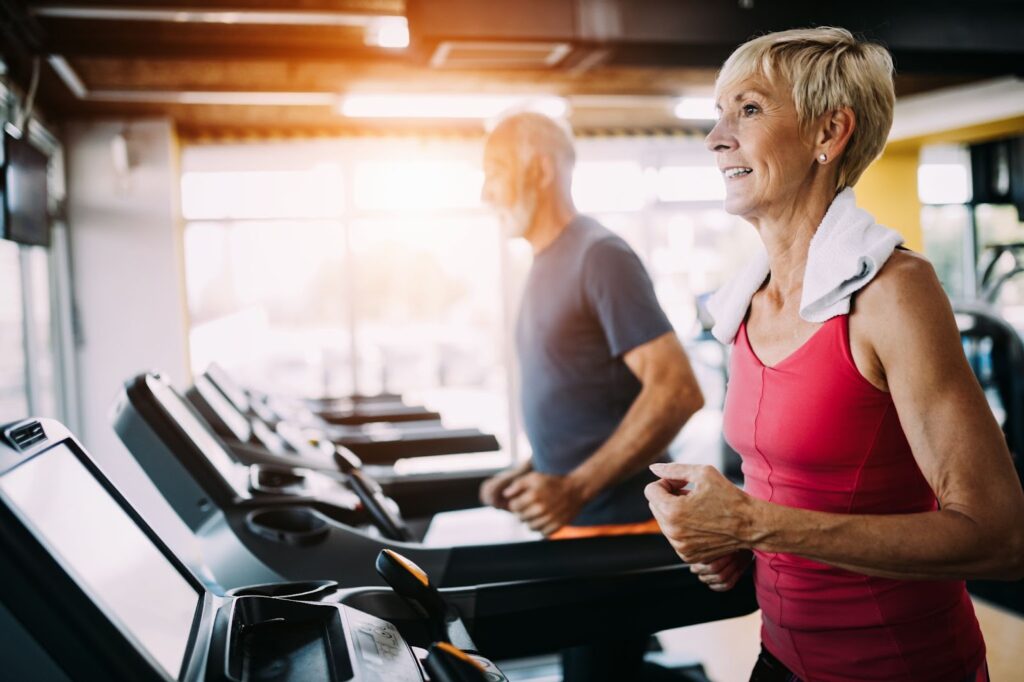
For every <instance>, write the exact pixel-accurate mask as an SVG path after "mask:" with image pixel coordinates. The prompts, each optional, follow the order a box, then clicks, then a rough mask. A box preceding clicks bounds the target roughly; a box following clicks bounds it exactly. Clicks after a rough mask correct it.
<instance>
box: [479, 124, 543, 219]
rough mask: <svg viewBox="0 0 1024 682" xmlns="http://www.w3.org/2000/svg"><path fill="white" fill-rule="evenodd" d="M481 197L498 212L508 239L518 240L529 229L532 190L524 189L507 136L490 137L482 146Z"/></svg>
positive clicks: (533, 199) (520, 169)
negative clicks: (482, 175) (482, 182)
mask: <svg viewBox="0 0 1024 682" xmlns="http://www.w3.org/2000/svg"><path fill="white" fill-rule="evenodd" d="M481 198H482V199H483V201H484V203H485V204H487V205H488V206H490V207H491V208H493V209H494V210H495V211H496V212H497V213H498V217H499V219H500V220H501V223H502V227H503V228H504V230H505V233H506V235H507V236H508V237H510V238H513V237H522V236H524V235H525V234H526V232H527V231H528V230H529V229H530V225H531V223H532V222H533V216H534V213H535V211H536V208H537V199H536V191H535V190H534V188H530V187H528V186H527V182H526V173H525V169H524V168H523V166H522V164H521V163H520V160H519V158H518V150H517V149H516V146H515V145H514V144H513V140H512V139H511V136H508V135H499V136H494V137H492V138H491V139H489V140H488V141H487V144H486V146H485V147H484V186H483V190H482V191H481Z"/></svg>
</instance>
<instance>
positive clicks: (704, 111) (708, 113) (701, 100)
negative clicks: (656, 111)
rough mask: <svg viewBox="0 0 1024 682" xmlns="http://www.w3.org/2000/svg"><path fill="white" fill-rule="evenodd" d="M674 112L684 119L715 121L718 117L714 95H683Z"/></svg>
mask: <svg viewBox="0 0 1024 682" xmlns="http://www.w3.org/2000/svg"><path fill="white" fill-rule="evenodd" d="M673 113H675V115H676V118H680V119H683V120H698V121H714V120H715V119H717V118H718V114H717V112H716V111H715V100H714V98H713V97H681V98H679V100H678V101H676V106H675V109H674V110H673Z"/></svg>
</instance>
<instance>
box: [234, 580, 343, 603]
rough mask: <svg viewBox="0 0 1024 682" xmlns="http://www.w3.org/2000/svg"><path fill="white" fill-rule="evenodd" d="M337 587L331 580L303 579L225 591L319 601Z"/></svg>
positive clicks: (250, 595) (254, 595)
mask: <svg viewBox="0 0 1024 682" xmlns="http://www.w3.org/2000/svg"><path fill="white" fill-rule="evenodd" d="M337 589H338V583H337V582H335V581H333V580H303V581H300V582H290V583H266V584H263V585H247V586H245V587H236V588H235V589H233V590H228V591H227V592H226V594H227V596H229V597H278V598H284V599H298V600H301V601H319V600H320V599H321V598H322V597H325V596H327V595H328V594H331V593H332V592H334V591H336V590H337Z"/></svg>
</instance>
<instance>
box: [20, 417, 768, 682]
mask: <svg viewBox="0 0 1024 682" xmlns="http://www.w3.org/2000/svg"><path fill="white" fill-rule="evenodd" d="M0 432H2V436H0V578H2V580H0V602H2V604H0V605H2V607H3V608H0V621H2V624H3V626H4V629H3V631H4V637H3V641H2V642H0V652H3V655H4V667H5V674H8V675H12V676H13V677H14V678H15V679H47V680H95V679H104V680H132V681H137V680H138V681H144V682H148V681H150V680H154V681H155V680H161V681H165V682H166V681H167V680H179V681H181V682H193V681H195V682H198V681H200V680H205V681H208V682H220V681H222V680H223V681H228V680H230V681H232V682H242V681H244V680H261V679H266V680H270V679H273V680H281V681H283V682H292V681H295V682H298V681H299V680H302V681H303V682H320V681H321V680H323V681H328V680H330V681H332V682H333V681H334V680H339V681H340V680H352V681H354V682H417V681H421V680H425V679H426V677H427V675H428V674H429V676H430V679H431V680H434V681H435V682H455V681H465V680H469V681H471V682H479V681H480V680H488V681H489V682H504V680H506V678H505V677H504V675H503V674H502V673H501V671H500V670H498V669H497V667H495V666H494V664H493V663H491V662H490V661H489V660H488V659H486V658H484V657H483V656H481V655H480V653H479V652H478V650H477V644H476V643H474V642H477V643H479V644H480V648H481V650H487V649H488V646H487V645H484V644H483V642H484V641H487V642H490V643H493V644H494V649H495V650H494V651H493V652H490V651H489V652H488V653H489V655H491V656H493V657H504V656H514V655H526V654H529V653H531V652H536V651H544V650H550V649H552V648H563V647H566V646H573V645H575V644H578V643H580V642H584V641H588V640H590V639H592V638H593V637H594V636H595V635H597V634H604V635H605V636H607V634H608V632H609V631H612V632H621V633H622V634H623V635H632V634H635V633H636V632H638V631H639V632H652V631H656V630H659V629H664V628H666V627H673V626H680V625H685V624H689V623H693V622H697V621H695V620H694V618H695V615H697V611H698V610H696V609H693V608H692V604H690V603H689V600H688V597H689V596H690V595H689V594H688V592H689V590H688V588H687V585H689V584H690V583H692V580H685V578H687V577H689V572H688V571H687V570H686V568H685V567H684V566H682V565H678V566H676V567H674V568H668V569H663V570H655V571H646V572H643V571H642V572H638V573H631V574H623V575H609V576H605V577H602V578H599V579H594V580H587V581H564V580H563V581H520V582H514V583H505V584H500V585H485V586H479V587H471V588H459V589H455V590H437V589H436V588H435V587H433V585H432V583H431V581H430V577H429V575H428V574H425V573H423V572H422V570H420V569H419V568H418V567H417V566H415V565H414V564H412V563H411V562H409V561H408V560H407V559H405V558H404V557H401V556H400V555H396V554H394V553H384V554H382V555H380V556H378V557H377V559H376V567H377V570H378V571H379V572H380V574H381V576H382V577H384V578H385V579H386V580H387V582H388V583H389V584H390V585H391V586H392V587H393V589H376V588H360V587H358V586H356V585H354V584H353V583H345V584H342V585H339V584H337V583H335V582H332V581H329V580H319V581H310V582H306V583H274V584H263V585H251V586H246V587H243V588H240V589H236V590H228V591H225V590H224V589H223V586H221V585H219V584H217V583H214V582H212V581H210V580H209V579H207V578H205V577H204V575H203V569H202V567H195V566H193V567H187V566H186V565H185V564H184V563H183V562H182V560H181V559H180V558H179V556H178V555H176V554H175V553H174V552H173V550H172V549H171V548H169V547H168V546H167V545H166V544H165V543H164V542H163V541H162V540H161V538H160V537H159V535H158V533H157V532H155V531H154V530H153V529H152V528H150V527H149V526H148V525H147V524H146V522H145V521H144V520H143V519H142V518H141V517H140V516H139V514H138V513H137V512H136V511H135V510H134V509H133V508H132V506H131V505H130V504H129V503H128V501H127V500H126V499H125V498H124V497H123V496H122V495H121V494H120V493H119V492H118V491H117V490H116V489H115V487H114V486H113V485H112V483H111V482H110V480H109V479H107V477H106V476H105V475H104V474H103V472H102V471H101V470H100V468H99V467H97V465H96V463H95V462H94V461H93V459H92V458H91V456H90V455H89V454H88V452H87V451H86V450H85V449H84V448H83V447H82V446H81V444H80V443H78V441H77V440H75V438H74V437H73V436H72V435H71V434H70V433H69V432H68V431H67V430H66V429H65V428H64V427H63V426H62V425H60V424H59V423H57V422H55V421H53V420H45V419H43V420H25V421H22V422H18V423H15V424H11V425H7V426H5V427H0ZM55 498H57V499H59V500H60V502H61V503H60V504H53V500H54V499H55ZM681 579H683V580H682V584H681V583H680V580H681ZM705 591H707V590H706V588H705ZM717 596H718V597H719V599H718V600H717V601H718V604H717V606H718V609H717V611H716V612H715V613H710V612H706V611H705V612H700V614H699V615H700V616H705V617H707V616H710V617H711V618H728V617H734V616H738V615H744V614H746V613H750V612H751V611H752V610H753V608H754V604H753V593H752V585H751V584H750V581H749V580H746V581H744V582H742V583H741V584H740V585H739V586H738V588H737V589H736V590H734V591H733V592H732V593H726V595H717ZM705 619H707V618H705ZM428 647H429V649H428Z"/></svg>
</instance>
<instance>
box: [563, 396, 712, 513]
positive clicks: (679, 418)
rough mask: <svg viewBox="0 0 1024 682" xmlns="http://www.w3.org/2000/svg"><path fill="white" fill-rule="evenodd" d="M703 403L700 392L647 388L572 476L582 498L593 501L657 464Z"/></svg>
mask: <svg viewBox="0 0 1024 682" xmlns="http://www.w3.org/2000/svg"><path fill="white" fill-rule="evenodd" d="M703 402H704V401H703V398H702V397H701V395H700V393H699V390H697V391H696V394H695V395H690V394H684V395H681V394H680V391H679V390H678V388H677V387H674V386H673V387H667V386H660V385H654V386H644V388H643V389H641V391H640V394H639V395H638V396H637V398H636V400H634V401H633V404H632V405H631V406H630V408H629V410H628V411H627V412H626V416H625V417H623V419H622V422H621V423H620V424H619V426H618V428H617V429H615V431H614V432H613V433H612V435H611V436H610V437H609V438H608V440H607V441H605V442H604V444H603V445H602V446H601V447H600V448H598V449H597V451H596V452H594V454H593V455H591V456H590V457H589V458H587V460H586V461H585V462H583V463H582V464H580V465H579V466H578V467H576V469H574V470H573V472H572V473H571V474H570V475H569V476H570V478H571V479H573V481H574V482H575V483H576V484H577V486H578V487H579V489H580V491H581V493H582V495H583V498H584V499H585V500H591V499H593V498H594V497H596V496H597V494H598V493H600V492H601V491H602V490H604V489H606V488H608V487H610V486H613V485H615V484H616V483H619V482H620V481H622V480H624V479H626V478H628V477H629V476H630V475H632V474H634V473H636V472H637V471H640V470H641V469H643V468H644V467H646V466H647V465H648V464H650V463H651V462H652V461H654V459H655V458H656V457H657V456H658V455H660V454H661V453H662V452H664V451H665V448H667V447H668V445H669V444H670V443H671V442H672V439H673V438H675V437H676V434H678V433H679V430H680V429H681V428H682V427H683V425H684V424H685V423H686V421H687V420H688V419H689V418H690V417H691V416H692V415H693V413H694V412H696V411H697V410H699V409H700V408H701V407H702V406H703Z"/></svg>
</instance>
